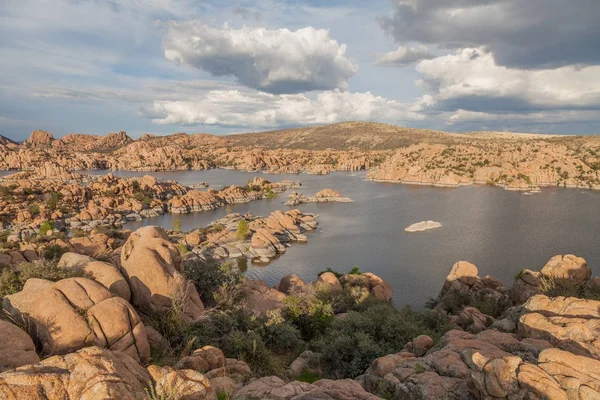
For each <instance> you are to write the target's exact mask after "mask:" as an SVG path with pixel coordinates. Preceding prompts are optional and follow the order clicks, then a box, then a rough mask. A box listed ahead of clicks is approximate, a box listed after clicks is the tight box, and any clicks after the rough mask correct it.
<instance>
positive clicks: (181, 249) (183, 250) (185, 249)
mask: <svg viewBox="0 0 600 400" xmlns="http://www.w3.org/2000/svg"><path fill="white" fill-rule="evenodd" d="M177 249H178V250H179V254H181V256H185V255H186V254H187V253H189V252H190V250H189V249H188V247H187V245H186V244H185V243H177Z"/></svg>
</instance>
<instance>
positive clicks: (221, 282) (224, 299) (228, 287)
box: [183, 259, 243, 306]
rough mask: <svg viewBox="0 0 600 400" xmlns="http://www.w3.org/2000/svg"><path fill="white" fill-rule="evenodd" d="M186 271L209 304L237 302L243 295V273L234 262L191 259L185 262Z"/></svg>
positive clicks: (205, 301) (202, 297)
mask: <svg viewBox="0 0 600 400" xmlns="http://www.w3.org/2000/svg"><path fill="white" fill-rule="evenodd" d="M183 268H184V272H185V275H186V276H187V277H188V279H191V280H192V281H193V282H194V284H195V285H196V289H198V293H199V294H200V298H201V299H202V301H203V302H204V303H206V304H207V305H217V304H218V303H221V305H222V306H226V305H227V303H236V302H239V301H240V300H241V298H242V297H243V293H242V289H241V284H242V282H243V277H242V274H241V273H240V271H239V269H238V268H237V266H236V265H235V264H234V263H232V262H224V263H217V262H215V261H202V260H198V259H194V260H189V261H186V262H185V263H184V266H183Z"/></svg>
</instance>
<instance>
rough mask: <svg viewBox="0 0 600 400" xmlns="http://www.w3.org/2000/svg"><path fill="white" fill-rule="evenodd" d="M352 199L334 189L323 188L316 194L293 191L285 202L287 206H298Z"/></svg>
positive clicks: (348, 201)
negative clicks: (309, 194)
mask: <svg viewBox="0 0 600 400" xmlns="http://www.w3.org/2000/svg"><path fill="white" fill-rule="evenodd" d="M350 202H352V200H351V199H350V198H348V197H343V196H342V195H341V194H340V193H339V192H336V191H335V190H333V189H323V190H321V191H320V192H317V194H316V195H314V196H305V195H304V194H302V193H298V192H292V193H290V195H289V196H288V199H287V201H286V202H285V205H286V206H297V205H299V204H303V203H350Z"/></svg>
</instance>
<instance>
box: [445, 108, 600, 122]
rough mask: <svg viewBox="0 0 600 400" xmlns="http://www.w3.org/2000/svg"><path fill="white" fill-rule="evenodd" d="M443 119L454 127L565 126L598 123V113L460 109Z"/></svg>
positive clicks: (584, 111)
mask: <svg viewBox="0 0 600 400" xmlns="http://www.w3.org/2000/svg"><path fill="white" fill-rule="evenodd" d="M443 117H444V118H445V120H446V124H448V125H454V124H460V123H465V122H477V123H481V122H490V121H496V122H500V123H508V122H510V123H515V122H521V123H535V124H563V123H570V122H573V121H577V122H597V121H598V113H597V112H596V111H594V110H569V111H563V110H560V111H556V110H546V111H538V112H530V113H505V114H493V113H487V112H480V111H468V110H463V109H459V110H456V111H455V112H453V113H444V115H443Z"/></svg>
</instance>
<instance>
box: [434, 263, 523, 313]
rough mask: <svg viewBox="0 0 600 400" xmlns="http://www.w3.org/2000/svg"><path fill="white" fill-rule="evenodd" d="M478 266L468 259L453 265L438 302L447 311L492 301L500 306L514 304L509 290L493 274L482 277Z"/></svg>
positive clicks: (504, 306) (506, 306)
mask: <svg viewBox="0 0 600 400" xmlns="http://www.w3.org/2000/svg"><path fill="white" fill-rule="evenodd" d="M478 273H479V271H478V269H477V267H476V266H475V265H473V264H471V263H470V262H468V261H459V262H457V263H455V264H454V265H453V266H452V269H451V270H450V273H449V274H448V276H447V277H446V280H445V281H444V285H443V286H442V290H441V291H440V294H439V296H438V299H437V303H438V305H439V306H441V307H442V308H443V309H444V310H446V311H455V309H456V308H457V307H460V306H461V305H464V304H474V303H480V302H486V301H487V302H490V303H493V304H496V305H497V306H498V308H502V309H504V308H508V307H510V306H512V305H513V302H512V300H511V298H510V295H509V290H508V289H507V288H505V287H504V285H503V284H502V282H500V281H499V280H498V279H496V278H494V277H492V276H489V275H488V276H485V277H483V278H480V277H479V275H478Z"/></svg>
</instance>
